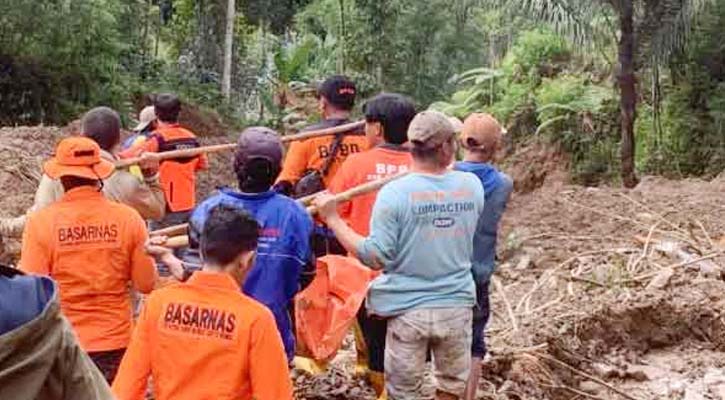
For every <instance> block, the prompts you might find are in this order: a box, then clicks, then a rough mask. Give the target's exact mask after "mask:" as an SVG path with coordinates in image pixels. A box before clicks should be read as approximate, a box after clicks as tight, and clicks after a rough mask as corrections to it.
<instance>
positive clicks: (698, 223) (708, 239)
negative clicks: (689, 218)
mask: <svg viewBox="0 0 725 400" xmlns="http://www.w3.org/2000/svg"><path fill="white" fill-rule="evenodd" d="M695 222H696V223H697V225H699V226H700V229H701V230H702V233H704V234H705V238H706V239H707V242H708V243H710V247H711V248H713V249H714V248H715V247H717V246H715V242H714V241H713V240H712V236H710V233H709V232H708V231H707V229H705V225H703V224H702V222H701V221H700V220H699V219H697V218H695Z"/></svg>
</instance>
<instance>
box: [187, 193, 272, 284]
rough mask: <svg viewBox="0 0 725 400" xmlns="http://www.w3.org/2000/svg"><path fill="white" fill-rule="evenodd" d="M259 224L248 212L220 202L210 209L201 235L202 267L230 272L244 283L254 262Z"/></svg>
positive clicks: (238, 280) (240, 282)
mask: <svg viewBox="0 0 725 400" xmlns="http://www.w3.org/2000/svg"><path fill="white" fill-rule="evenodd" d="M258 239H259V224H258V223H257V221H255V220H254V218H252V216H251V215H249V213H247V212H246V211H244V210H242V209H240V208H238V207H232V206H229V205H225V204H220V205H218V206H216V207H214V208H212V209H211V211H210V212H209V217H208V218H207V220H206V222H205V223H204V228H203V229H202V234H201V254H202V257H203V260H204V268H205V269H212V270H216V271H219V272H226V273H228V274H230V275H231V276H232V277H233V278H234V279H235V280H236V281H237V282H239V284H240V285H241V284H242V283H243V282H244V279H245V277H246V275H247V272H248V271H249V269H251V267H252V265H253V264H254V258H255V253H256V250H257V241H258Z"/></svg>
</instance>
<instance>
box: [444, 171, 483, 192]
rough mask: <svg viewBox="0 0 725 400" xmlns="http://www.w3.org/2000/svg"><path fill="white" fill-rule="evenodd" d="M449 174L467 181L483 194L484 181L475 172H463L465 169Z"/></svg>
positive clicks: (467, 183)
mask: <svg viewBox="0 0 725 400" xmlns="http://www.w3.org/2000/svg"><path fill="white" fill-rule="evenodd" d="M449 174H451V175H452V176H454V177H455V178H456V179H460V180H462V181H465V182H466V185H467V186H468V185H470V186H471V187H472V188H474V190H476V191H480V192H481V194H483V182H481V180H480V179H478V177H477V176H476V175H474V174H471V173H468V172H463V171H455V170H454V171H450V172H449Z"/></svg>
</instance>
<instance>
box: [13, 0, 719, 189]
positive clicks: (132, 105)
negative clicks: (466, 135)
mask: <svg viewBox="0 0 725 400" xmlns="http://www.w3.org/2000/svg"><path fill="white" fill-rule="evenodd" d="M228 4H229V0H73V1H68V0H48V1H43V2H31V1H27V0H4V1H3V2H1V3H0V124H3V125H8V124H35V123H41V122H42V123H64V122H66V121H68V120H69V119H73V118H75V117H76V116H77V115H78V113H79V112H80V111H81V110H83V109H84V108H87V107H89V106H92V105H97V104H107V105H110V106H113V107H115V108H117V109H119V110H121V111H123V113H124V115H127V114H129V113H131V112H132V111H135V110H136V109H137V108H138V106H139V105H140V102H141V101H142V98H143V95H144V94H146V93H149V92H154V91H159V90H173V91H176V92H179V93H181V94H182V95H183V96H184V97H185V98H186V99H187V100H188V101H189V102H192V103H195V104H197V105H200V106H203V107H208V108H213V109H216V110H217V111H219V112H220V113H222V114H223V115H224V116H225V117H226V119H227V121H228V122H230V123H233V124H235V125H242V124H246V123H251V122H261V123H265V124H270V125H276V126H281V125H287V124H292V123H294V122H295V121H297V120H298V119H300V118H305V117H307V114H308V113H306V112H304V111H305V110H303V108H304V107H305V104H304V103H305V96H306V94H308V93H309V92H310V88H312V87H313V84H314V83H315V82H316V81H318V80H319V79H321V78H323V77H324V76H325V75H328V74H332V73H335V72H343V73H345V74H348V75H350V76H352V77H354V78H355V79H356V81H357V82H358V83H359V86H360V89H361V91H362V93H363V95H370V94H373V93H375V92H377V91H380V90H386V91H398V92H402V93H405V94H408V95H409V96H411V97H412V98H414V99H415V101H416V103H417V104H418V105H419V106H420V107H421V108H426V107H429V106H430V107H433V108H437V109H441V110H443V111H446V112H448V113H450V114H454V115H457V116H460V117H464V116H465V115H467V114H468V113H470V112H474V111H487V112H491V113H493V114H495V115H496V116H497V117H498V118H499V119H500V120H501V121H503V122H504V123H505V124H506V126H507V127H509V131H510V134H511V136H512V137H513V138H514V141H515V142H516V143H517V144H523V143H526V142H529V141H532V140H544V141H548V142H551V143H553V144H555V145H557V146H560V148H561V149H562V150H564V151H565V152H566V153H568V155H569V158H570V160H571V170H572V173H573V177H574V178H575V179H576V180H578V181H580V182H582V183H586V184H597V183H599V182H601V181H603V180H617V179H619V169H620V166H621V157H620V151H621V149H620V146H621V144H622V143H623V142H622V137H623V135H622V131H623V130H625V131H626V126H627V123H626V121H625V123H622V116H627V115H633V116H635V117H636V119H634V118H632V123H634V128H633V131H634V133H635V134H634V140H635V142H634V143H635V146H634V149H636V152H635V153H634V154H635V155H636V158H635V159H636V167H637V170H638V172H640V173H658V174H665V175H672V176H689V175H707V176H712V175H715V174H718V173H719V172H721V171H722V170H723V169H724V168H725V41H724V40H723V33H722V29H721V27H722V26H723V25H724V24H725V0H709V1H707V0H700V1H696V0H690V1H687V0H679V1H677V0H660V1H655V0H629V1H627V0H595V1H591V2H581V1H574V0H557V1H553V0H548V1H547V0H516V1H513V0H512V1H501V0H429V1H418V0H238V1H236V7H235V9H236V15H235V17H234V20H233V21H234V30H233V41H232V43H233V47H232V48H233V51H232V54H231V55H232V68H231V72H232V74H231V96H230V97H229V98H228V99H227V98H225V97H224V96H223V95H222V92H221V82H222V74H223V69H224V68H223V67H224V56H225V47H224V43H225V40H224V39H225V37H224V36H225V26H226V22H227V6H228ZM630 8H631V9H630ZM628 10H629V11H631V15H630V16H629V17H630V22H631V26H630V28H631V39H632V41H631V43H629V45H630V46H629V47H627V46H626V45H627V43H626V42H627V41H626V40H623V38H624V39H626V37H627V35H623V34H622V32H628V30H627V26H628V25H627V18H626V17H627V15H626V14H627V12H628ZM627 48H629V50H631V53H632V54H631V55H632V57H630V58H631V59H630V60H629V63H628V62H627V57H623V53H622V50H623V49H627ZM625 55H626V52H625ZM622 71H625V72H627V71H629V75H628V74H627V73H623V72H622ZM628 76H629V77H631V78H632V82H633V84H634V86H627V84H628V82H629V81H628V79H629V78H628ZM623 88H624V89H623ZM631 88H634V90H635V92H634V93H633V96H630V95H632V93H629V90H630V89H631ZM622 93H624V95H622ZM628 101H629V103H631V104H630V106H631V110H630V111H634V107H635V106H636V113H634V114H627V113H626V112H625V111H626V109H627V107H624V108H623V106H622V105H623V104H627V102H628ZM627 118H629V117H627ZM623 127H624V128H623ZM625 133H626V132H625ZM624 137H625V141H626V137H627V135H626V134H625V135H624ZM625 147H626V146H625ZM625 151H626V150H625ZM625 158H626V157H625ZM626 179H627V177H626V176H625V180H626ZM625 183H626V182H625Z"/></svg>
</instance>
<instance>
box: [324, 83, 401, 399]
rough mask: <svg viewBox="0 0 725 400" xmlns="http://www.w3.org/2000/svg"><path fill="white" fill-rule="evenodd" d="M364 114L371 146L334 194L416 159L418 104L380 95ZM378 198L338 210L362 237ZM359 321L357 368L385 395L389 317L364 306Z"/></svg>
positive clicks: (340, 175)
mask: <svg viewBox="0 0 725 400" xmlns="http://www.w3.org/2000/svg"><path fill="white" fill-rule="evenodd" d="M363 112H364V113H365V136H366V137H367V139H368V142H369V143H370V146H371V147H372V149H370V150H368V151H365V152H362V153H358V154H353V155H351V156H350V157H348V159H347V160H345V162H344V163H343V164H342V167H340V170H339V171H338V172H337V175H335V177H334V178H333V180H332V183H331V184H330V192H332V193H340V192H344V191H345V190H348V189H350V188H353V187H355V186H358V185H361V184H364V183H366V182H370V181H374V180H377V179H382V178H385V177H387V176H390V175H395V174H397V173H400V172H404V171H407V170H408V169H409V167H410V165H411V164H412V162H413V157H412V156H411V154H410V151H409V150H408V149H407V148H406V147H404V144H405V143H406V142H407V141H408V134H407V132H408V126H409V125H410V121H412V120H413V117H415V105H413V103H412V102H411V101H410V100H408V99H407V98H405V97H404V96H402V95H399V94H390V93H382V94H379V95H377V96H375V97H374V98H372V99H371V100H370V101H368V102H367V103H365V105H364V106H363ZM376 197H377V192H373V193H369V194H366V195H363V196H358V197H356V198H354V199H352V200H351V201H349V202H348V203H345V204H342V205H340V206H339V208H338V212H339V214H340V216H341V217H342V218H343V219H344V220H345V222H347V225H349V226H350V227H351V228H352V229H353V230H354V231H355V232H357V233H358V234H360V235H362V236H367V235H369V234H370V216H371V214H372V211H373V205H374V204H375V199H376ZM357 320H358V324H359V327H360V330H361V331H362V332H361V333H362V336H363V337H362V338H361V337H359V335H358V336H356V341H362V340H364V341H365V344H364V345H363V344H362V343H359V342H358V343H356V346H357V347H358V372H360V373H367V376H368V380H369V381H370V383H371V385H372V386H373V388H374V389H375V392H376V393H377V395H378V396H379V397H383V393H384V388H385V382H384V371H385V365H384V358H385V334H386V323H385V320H384V319H382V318H375V317H371V316H369V315H368V312H367V310H366V309H365V306H364V305H363V306H362V307H361V308H360V311H359V312H358V316H357ZM365 350H367V355H365V354H364V353H365ZM366 358H367V359H366Z"/></svg>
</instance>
